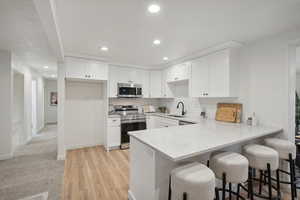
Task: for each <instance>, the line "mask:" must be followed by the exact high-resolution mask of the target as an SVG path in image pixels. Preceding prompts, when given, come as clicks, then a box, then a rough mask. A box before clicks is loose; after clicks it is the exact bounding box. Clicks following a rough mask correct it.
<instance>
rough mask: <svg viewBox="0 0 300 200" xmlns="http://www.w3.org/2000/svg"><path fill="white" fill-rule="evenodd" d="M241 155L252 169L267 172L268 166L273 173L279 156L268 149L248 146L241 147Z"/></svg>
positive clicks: (253, 145) (276, 167)
mask: <svg viewBox="0 0 300 200" xmlns="http://www.w3.org/2000/svg"><path fill="white" fill-rule="evenodd" d="M243 153H244V156H246V157H247V159H248V161H249V165H250V166H251V167H253V168H256V169H261V170H267V164H270V167H271V170H272V171H274V170H277V169H278V167H279V155H278V153H277V151H275V150H274V149H272V148H270V147H267V146H263V145H258V144H249V145H246V146H244V147H243Z"/></svg>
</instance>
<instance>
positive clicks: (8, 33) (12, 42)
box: [0, 0, 57, 76]
mask: <svg viewBox="0 0 300 200" xmlns="http://www.w3.org/2000/svg"><path fill="white" fill-rule="evenodd" d="M0 24H1V31H0V48H1V49H5V50H10V51H12V52H13V53H14V54H15V55H16V56H17V57H18V59H20V60H21V62H22V63H24V64H26V65H28V66H30V67H32V68H34V69H36V70H37V71H39V72H41V73H42V74H43V75H45V76H50V75H52V74H56V68H57V67H56V60H57V59H56V58H55V56H53V53H52V50H50V47H49V43H48V39H47V36H46V35H45V33H44V30H43V27H42V24H41V22H40V18H39V16H38V14H37V12H36V10H35V6H34V4H33V1H32V0H21V1H20V0H1V1H0ZM44 66H48V67H49V68H48V69H47V70H45V69H44V68H43V67H44Z"/></svg>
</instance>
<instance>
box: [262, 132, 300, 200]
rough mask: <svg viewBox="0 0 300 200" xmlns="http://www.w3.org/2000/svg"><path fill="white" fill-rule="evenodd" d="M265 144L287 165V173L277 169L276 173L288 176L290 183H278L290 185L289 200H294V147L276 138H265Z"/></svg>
mask: <svg viewBox="0 0 300 200" xmlns="http://www.w3.org/2000/svg"><path fill="white" fill-rule="evenodd" d="M265 144H266V145H267V146H269V147H271V148H273V149H275V150H276V151H277V152H278V154H279V159H281V160H284V161H287V162H288V163H289V168H290V169H289V172H287V171H285V170H282V169H278V170H277V171H278V172H277V173H279V172H281V173H285V174H287V175H289V176H290V182H287V181H280V183H283V184H289V185H291V199H292V200H294V199H295V197H297V187H296V169H295V159H296V151H297V148H296V145H295V144H294V143H292V142H290V141H288V140H282V139H278V138H267V139H265Z"/></svg>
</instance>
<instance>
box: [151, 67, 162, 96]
mask: <svg viewBox="0 0 300 200" xmlns="http://www.w3.org/2000/svg"><path fill="white" fill-rule="evenodd" d="M150 97H151V98H160V97H162V72H161V71H151V72H150Z"/></svg>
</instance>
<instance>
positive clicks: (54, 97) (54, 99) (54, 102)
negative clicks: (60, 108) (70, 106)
mask: <svg viewBox="0 0 300 200" xmlns="http://www.w3.org/2000/svg"><path fill="white" fill-rule="evenodd" d="M50 106H57V92H50Z"/></svg>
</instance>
